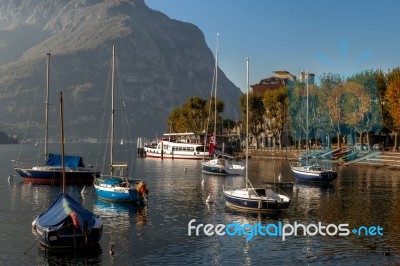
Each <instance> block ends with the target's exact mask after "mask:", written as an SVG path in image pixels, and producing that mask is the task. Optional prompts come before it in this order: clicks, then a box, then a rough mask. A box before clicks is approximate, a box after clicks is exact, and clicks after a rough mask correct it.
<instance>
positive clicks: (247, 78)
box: [246, 57, 249, 188]
mask: <svg viewBox="0 0 400 266" xmlns="http://www.w3.org/2000/svg"><path fill="white" fill-rule="evenodd" d="M246 74H247V75H246V81H247V82H246V93H247V97H246V188H248V169H249V167H248V164H249V58H248V57H247V60H246Z"/></svg>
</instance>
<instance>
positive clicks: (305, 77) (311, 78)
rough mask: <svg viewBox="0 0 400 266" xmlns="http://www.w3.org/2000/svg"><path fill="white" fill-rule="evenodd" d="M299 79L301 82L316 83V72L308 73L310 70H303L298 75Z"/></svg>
mask: <svg viewBox="0 0 400 266" xmlns="http://www.w3.org/2000/svg"><path fill="white" fill-rule="evenodd" d="M297 79H298V80H299V81H300V82H304V83H307V81H308V85H314V84H315V74H313V73H308V72H304V71H303V72H301V73H300V75H298V76H297Z"/></svg>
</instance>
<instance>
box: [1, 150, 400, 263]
mask: <svg viewBox="0 0 400 266" xmlns="http://www.w3.org/2000/svg"><path fill="white" fill-rule="evenodd" d="M25 146H28V148H27V147H24V149H26V148H27V149H28V151H27V152H23V153H22V155H21V157H24V156H26V157H27V158H29V157H30V156H33V155H34V154H35V152H36V151H35V150H36V149H37V148H36V146H34V145H31V146H29V145H25ZM70 146H71V145H70ZM94 146H95V145H80V150H81V152H82V155H83V156H84V158H85V159H86V160H88V161H90V162H93V163H94V162H95V161H96V158H97V147H94ZM19 151H20V145H0V211H1V213H0V221H1V227H0V237H1V240H2V245H1V246H0V264H1V265H60V264H64V265H65V264H67V265H71V264H72V265H74V264H78V265H137V264H141V265H187V264H190V265H194V264H205V265H282V264H299V265H304V264H310V265H313V264H330V265H336V264H343V265H354V264H358V265H360V264H362V265H364V264H367V265H369V264H374V265H377V264H382V265H396V264H400V211H399V208H400V173H399V172H398V171H392V170H387V169H384V168H379V169H376V168H370V167H360V166H358V167H355V166H348V167H342V168H339V169H338V171H339V176H338V179H337V180H336V181H335V182H334V183H333V184H332V185H330V186H309V185H304V184H296V186H295V188H294V189H293V190H289V191H287V194H288V195H289V196H290V197H291V198H292V203H291V206H290V207H289V209H288V210H286V211H285V212H283V213H279V214H265V213H251V212H243V211H237V210H231V209H228V208H226V207H225V202H224V199H223V197H222V186H224V185H235V186H241V185H243V184H244V178H243V177H240V176H239V177H217V176H211V175H203V174H202V173H201V164H200V162H196V161H171V160H164V161H161V160H157V159H135V160H134V161H133V164H134V167H133V175H132V176H134V177H141V178H143V179H146V180H147V182H148V183H149V186H150V195H149V202H148V206H147V208H138V207H137V206H132V205H116V204H111V203H107V202H103V201H100V200H98V199H96V195H95V192H94V190H93V188H91V189H90V190H89V193H88V194H87V195H86V196H85V197H84V198H83V197H82V196H81V194H80V190H81V189H82V187H79V186H70V187H68V189H67V190H68V193H69V194H70V195H72V196H73V197H74V198H75V199H76V200H77V201H78V202H81V203H82V204H83V205H84V206H85V207H86V208H88V209H89V210H92V211H93V212H94V213H96V214H99V215H100V216H101V217H102V219H103V223H104V233H103V238H102V240H101V242H100V245H99V247H98V249H96V250H94V251H91V252H82V251H77V252H58V253H54V252H48V251H47V250H44V249H43V248H41V247H39V245H38V243H37V242H36V239H35V237H34V235H33V234H32V232H31V223H32V221H33V219H34V218H35V217H36V216H37V215H38V214H40V213H41V212H43V211H44V210H46V209H47V207H48V206H49V205H50V204H51V203H52V202H53V200H54V199H55V198H56V197H57V196H58V195H59V194H60V192H61V189H60V187H51V186H39V185H32V184H26V183H23V182H22V181H21V178H19V177H14V180H13V181H11V182H9V181H8V180H7V178H8V175H9V174H10V173H11V174H16V173H15V172H14V171H13V169H12V165H11V160H12V159H16V158H17V157H18V154H19ZM249 163H250V167H249V178H250V180H251V181H252V182H253V183H254V184H256V183H263V182H265V181H273V180H274V179H275V180H276V179H277V177H278V175H279V174H280V173H281V174H282V176H283V181H294V178H293V177H292V175H291V173H290V169H289V166H288V163H287V162H286V161H276V162H273V161H270V160H266V161H262V160H250V161H249ZM203 178H204V186H203V185H202V184H201V181H202V179H203ZM209 194H212V195H214V197H215V199H216V200H215V203H214V204H211V205H207V204H205V199H206V198H207V196H208V195H209ZM192 219H196V222H195V223H194V225H197V224H200V223H204V224H206V223H210V224H213V225H217V224H220V223H221V224H230V223H233V222H235V221H237V222H239V223H241V224H245V223H249V224H256V223H257V222H259V221H260V222H261V224H263V225H267V224H270V223H273V224H278V222H285V223H291V224H294V223H295V222H297V223H303V224H305V225H308V224H311V223H314V224H318V222H321V223H322V224H323V225H327V224H336V225H339V224H341V223H347V224H349V229H350V230H351V229H352V228H355V227H359V226H362V225H364V226H378V225H379V226H381V227H383V228H384V235H383V236H357V235H353V234H352V233H351V234H350V235H349V236H346V237H340V236H319V235H316V236H290V237H288V238H287V239H286V241H282V239H281V238H280V237H270V236H255V237H254V238H253V239H252V240H250V241H246V236H227V235H225V236H217V235H214V236H206V235H204V234H203V233H202V234H200V236H197V237H196V236H193V235H192V236H188V222H189V221H190V220H192ZM193 233H194V232H193ZM112 245H113V249H114V255H110V254H109V249H110V246H112ZM385 252H389V253H390V255H389V256H385Z"/></svg>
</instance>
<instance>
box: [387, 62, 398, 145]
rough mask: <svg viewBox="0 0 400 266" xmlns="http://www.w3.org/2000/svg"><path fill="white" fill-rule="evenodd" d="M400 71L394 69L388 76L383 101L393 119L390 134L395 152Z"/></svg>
mask: <svg viewBox="0 0 400 266" xmlns="http://www.w3.org/2000/svg"><path fill="white" fill-rule="evenodd" d="M399 95H400V69H398V68H397V69H395V70H393V71H391V72H390V73H389V74H388V86H387V90H386V93H385V99H386V101H387V104H388V111H389V114H390V115H391V117H392V118H393V128H392V132H393V133H394V135H395V141H394V150H397V146H398V145H397V137H398V132H399V129H400V99H399Z"/></svg>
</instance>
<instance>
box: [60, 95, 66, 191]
mask: <svg viewBox="0 0 400 266" xmlns="http://www.w3.org/2000/svg"><path fill="white" fill-rule="evenodd" d="M62 104H63V100H62V92H61V91H60V123H61V165H62V184H63V187H62V188H63V190H62V191H63V194H65V181H66V180H65V162H64V114H63V106H62Z"/></svg>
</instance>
